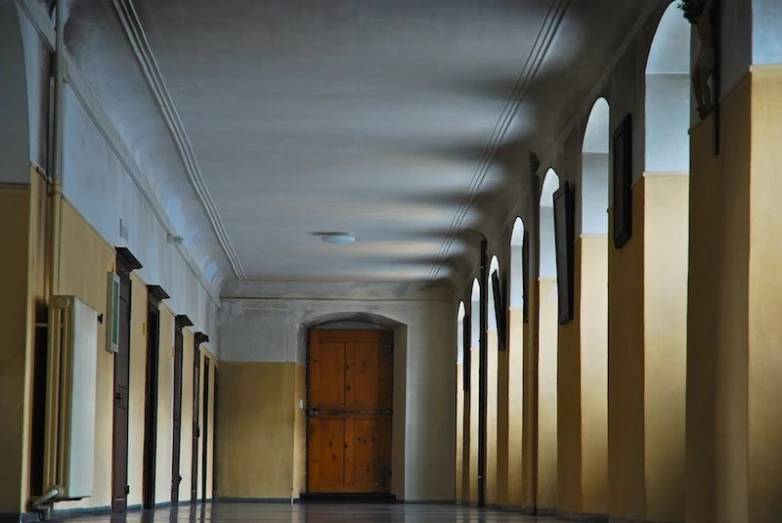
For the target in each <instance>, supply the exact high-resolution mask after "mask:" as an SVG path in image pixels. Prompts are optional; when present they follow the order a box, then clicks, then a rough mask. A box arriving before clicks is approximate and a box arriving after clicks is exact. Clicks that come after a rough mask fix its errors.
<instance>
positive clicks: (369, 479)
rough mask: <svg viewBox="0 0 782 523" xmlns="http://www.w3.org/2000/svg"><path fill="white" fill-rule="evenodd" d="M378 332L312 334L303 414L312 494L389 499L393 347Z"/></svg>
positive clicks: (308, 477)
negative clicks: (306, 426) (307, 394)
mask: <svg viewBox="0 0 782 523" xmlns="http://www.w3.org/2000/svg"><path fill="white" fill-rule="evenodd" d="M385 345H386V346H385V347H384V344H383V343H382V336H381V332H380V331H327V330H323V331H318V330H316V331H312V333H311V335H310V354H309V409H308V411H307V413H308V416H307V425H308V438H307V446H308V451H307V472H308V474H307V490H308V492H309V493H310V494H336V493H341V494H346V493H349V494H387V493H390V487H391V483H390V477H391V419H392V390H393V389H392V371H393V357H392V349H393V347H392V346H389V345H387V344H385Z"/></svg>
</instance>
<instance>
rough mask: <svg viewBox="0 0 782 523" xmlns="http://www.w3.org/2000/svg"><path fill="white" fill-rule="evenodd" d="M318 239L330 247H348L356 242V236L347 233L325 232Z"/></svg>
mask: <svg viewBox="0 0 782 523" xmlns="http://www.w3.org/2000/svg"><path fill="white" fill-rule="evenodd" d="M320 239H321V240H323V241H324V242H326V243H330V244H332V245H348V244H349V243H353V242H355V241H356V236H355V235H353V234H351V233H349V232H325V233H322V234H321V235H320Z"/></svg>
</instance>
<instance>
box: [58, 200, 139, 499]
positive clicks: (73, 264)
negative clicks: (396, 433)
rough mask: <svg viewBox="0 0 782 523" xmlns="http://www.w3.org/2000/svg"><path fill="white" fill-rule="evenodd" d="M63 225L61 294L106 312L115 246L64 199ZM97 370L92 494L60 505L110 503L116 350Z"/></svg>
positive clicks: (101, 335) (102, 333)
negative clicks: (110, 245) (108, 243)
mask: <svg viewBox="0 0 782 523" xmlns="http://www.w3.org/2000/svg"><path fill="white" fill-rule="evenodd" d="M61 228H62V229H61V230H62V232H61V238H62V241H61V249H60V271H59V274H60V277H59V282H60V286H59V289H58V293H59V294H67V295H74V296H77V297H79V298H80V299H82V300H84V302H85V303H86V304H87V305H89V306H90V307H92V308H93V309H95V310H96V311H98V312H99V313H103V314H105V313H106V306H107V302H108V289H107V286H108V279H107V275H108V273H109V272H111V270H112V267H113V265H114V261H115V254H114V250H113V249H112V248H111V247H109V246H108V245H107V244H106V243H105V242H104V241H103V240H102V239H101V238H100V236H98V234H97V233H96V232H95V231H94V230H93V229H92V228H91V227H89V225H88V224H87V222H86V221H85V220H84V219H83V218H82V217H81V216H80V215H79V213H78V212H77V211H76V210H75V209H74V208H73V207H72V206H71V205H70V204H69V203H68V202H67V201H66V200H63V205H62V223H61ZM133 334H134V333H133V332H132V333H131V346H133V344H134V342H135V340H134V338H133V336H132V335H133ZM105 339H106V325H105V322H104V323H103V324H101V325H99V326H98V340H105ZM97 374H98V377H97V380H98V381H97V385H96V394H97V404H96V416H97V421H96V426H95V468H94V481H95V488H94V492H93V496H92V497H91V498H86V499H84V500H81V501H74V502H67V503H58V504H57V508H58V509H68V508H84V507H107V506H109V505H110V504H111V482H112V478H111V471H112V468H111V465H112V429H113V413H114V355H113V354H112V353H110V352H108V351H106V350H99V351H98V362H97ZM136 393H137V391H134V390H131V391H130V394H131V397H130V401H131V402H133V401H135V400H134V398H133V396H134V395H135V394H136ZM142 394H143V391H142ZM142 401H143V400H142ZM129 431H130V434H131V435H132V434H135V433H136V428H135V427H132V428H129ZM142 431H143V428H142ZM132 437H133V436H131V439H132Z"/></svg>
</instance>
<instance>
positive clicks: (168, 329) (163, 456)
mask: <svg viewBox="0 0 782 523" xmlns="http://www.w3.org/2000/svg"><path fill="white" fill-rule="evenodd" d="M159 363H160V381H159V386H158V412H157V457H156V463H155V469H156V472H155V500H156V502H158V503H165V502H167V501H171V460H172V454H171V451H172V445H173V434H174V420H173V415H174V313H173V312H171V309H169V308H168V307H166V306H165V305H161V306H160V362H159Z"/></svg>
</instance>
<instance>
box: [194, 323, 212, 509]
mask: <svg viewBox="0 0 782 523" xmlns="http://www.w3.org/2000/svg"><path fill="white" fill-rule="evenodd" d="M208 342H209V336H207V335H206V334H204V333H203V332H196V333H195V335H194V336H193V431H192V442H191V445H192V446H191V448H190V502H191V503H196V502H197V501H198V486H199V481H198V478H199V474H198V470H199V460H200V458H201V456H200V454H201V452H200V449H201V430H202V427H201V345H202V344H204V343H208Z"/></svg>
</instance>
